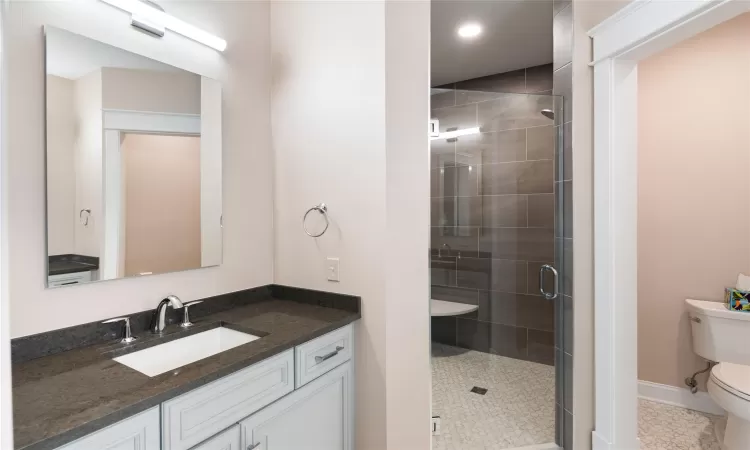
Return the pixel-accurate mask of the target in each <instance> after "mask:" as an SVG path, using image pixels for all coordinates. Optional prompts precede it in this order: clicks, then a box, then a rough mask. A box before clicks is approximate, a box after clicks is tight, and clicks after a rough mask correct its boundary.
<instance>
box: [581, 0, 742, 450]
mask: <svg viewBox="0 0 750 450" xmlns="http://www.w3.org/2000/svg"><path fill="white" fill-rule="evenodd" d="M748 11H750V2H745V1H742V0H691V1H680V0H635V1H633V2H632V3H630V4H629V5H628V6H626V7H625V8H623V9H622V10H620V11H619V12H618V13H617V14H615V15H613V16H612V17H610V18H609V19H607V20H605V21H604V22H602V23H601V24H600V25H598V26H597V27H595V28H593V29H592V30H591V31H589V36H590V37H591V38H592V39H593V46H594V57H593V61H592V63H591V65H592V66H593V67H594V117H595V119H594V261H595V264H596V266H595V267H596V270H595V273H594V293H595V305H596V308H595V312H594V313H595V314H594V316H595V325H594V333H595V354H594V355H595V378H596V388H595V389H596V391H595V392H596V397H595V405H596V418H595V429H594V431H593V433H592V445H593V448H594V450H605V449H606V450H636V449H638V448H639V440H638V374H637V363H638V354H637V338H638V328H637V256H638V255H637V240H638V236H637V220H638V217H637V212H638V211H637V206H638V198H637V176H638V168H637V163H638V158H637V150H638V146H637V135H638V134H637V133H638V129H637V119H638V116H637V114H638V111H637V107H638V105H637V92H638V75H637V73H638V63H639V62H640V61H641V60H643V59H645V58H647V57H649V56H651V55H653V54H655V53H657V52H659V51H662V50H664V49H666V48H669V47H672V46H674V45H675V44H677V43H679V42H682V41H684V40H686V39H689V38H691V37H693V36H695V35H697V34H699V33H701V32H703V31H705V30H708V29H709V28H712V27H714V26H716V25H718V24H720V23H723V22H726V21H728V20H730V19H732V18H734V17H736V16H738V15H740V14H742V13H745V12H748Z"/></svg>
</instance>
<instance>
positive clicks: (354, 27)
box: [271, 1, 430, 450]
mask: <svg viewBox="0 0 750 450" xmlns="http://www.w3.org/2000/svg"><path fill="white" fill-rule="evenodd" d="M271 44H272V53H273V55H274V87H273V99H272V107H271V116H272V135H273V146H274V150H275V157H276V160H275V221H276V223H275V227H276V234H275V236H276V237H275V250H276V264H275V270H276V273H275V281H276V282H277V283H280V284H286V285H292V286H300V287H306V288H312V289H321V290H328V291H336V292H345V293H351V294H355V295H359V296H361V297H362V321H361V322H360V323H359V324H358V326H357V328H356V330H357V335H356V340H357V352H358V353H357V355H358V357H357V361H356V376H357V379H356V389H357V392H356V398H357V402H356V403H357V409H356V423H357V427H356V445H355V447H356V448H357V449H358V450H370V449H372V450H383V449H386V448H392V449H395V450H400V449H406V448H409V449H415V450H418V449H424V450H427V449H428V448H429V440H430V435H429V417H430V410H429V395H430V392H429V389H430V361H429V310H428V297H429V291H428V286H429V280H428V273H427V268H428V263H427V259H426V258H427V248H428V233H427V230H428V229H429V213H428V202H429V194H428V186H429V173H428V170H429V162H428V153H429V152H428V149H429V146H428V141H427V134H426V133H425V124H426V123H427V119H428V118H429V111H428V86H429V80H428V69H429V62H428V58H429V3H427V2H424V4H419V2H415V3H412V4H409V3H405V4H403V5H400V4H396V2H393V4H392V3H391V2H386V1H375V2H274V3H272V6H271ZM320 202H325V203H326V204H327V205H328V207H329V215H330V218H331V226H330V228H329V230H328V232H327V233H326V234H325V235H324V236H322V237H321V238H318V239H313V238H310V237H308V236H307V235H306V234H305V233H304V232H303V229H302V224H301V218H302V216H303V215H304V214H305V211H306V210H308V209H309V208H310V207H312V206H314V205H316V204H318V203H320ZM310 223H311V225H312V223H313V222H312V219H311V221H310ZM327 257H339V258H340V278H341V282H340V283H332V282H329V281H327V280H326V258H327ZM407 367H408V369H405V368H407Z"/></svg>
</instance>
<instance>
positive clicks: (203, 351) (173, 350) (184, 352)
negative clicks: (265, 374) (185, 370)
mask: <svg viewBox="0 0 750 450" xmlns="http://www.w3.org/2000/svg"><path fill="white" fill-rule="evenodd" d="M256 339H260V338H259V337H258V336H254V335H252V334H248V333H243V332H241V331H236V330H232V329H229V328H224V327H218V328H214V329H212V330H208V331H203V332H201V333H197V334H194V335H192V336H187V337H184V338H180V339H175V340H174V341H171V342H167V343H165V344H160V345H156V346H153V347H150V348H147V349H144V350H140V351H137V352H133V353H129V354H127V355H123V356H118V357H117V358H113V359H114V360H115V361H117V362H119V363H120V364H124V365H126V366H128V367H130V368H131V369H135V370H137V371H138V372H141V373H143V374H145V375H148V376H150V377H155V376H156V375H159V374H162V373H164V372H169V371H170V370H172V369H176V368H178V367H182V366H185V365H187V364H190V363H193V362H195V361H198V360H201V359H203V358H208V357H209V356H213V355H216V354H217V353H221V352H225V351H227V350H229V349H232V348H235V347H238V346H240V345H243V344H247V343H248V342H252V341H254V340H256Z"/></svg>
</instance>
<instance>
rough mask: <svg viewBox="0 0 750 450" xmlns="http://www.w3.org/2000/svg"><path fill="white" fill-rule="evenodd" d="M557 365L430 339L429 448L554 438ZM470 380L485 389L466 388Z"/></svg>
mask: <svg viewBox="0 0 750 450" xmlns="http://www.w3.org/2000/svg"><path fill="white" fill-rule="evenodd" d="M554 377H555V368H554V367H552V366H547V365H544V364H537V363H533V362H529V361H521V360H518V359H512V358H506V357H503V356H498V355H491V354H488V353H480V352H475V351H471V350H464V349H459V348H456V347H450V346H446V345H441V344H433V350H432V395H433V398H432V401H433V406H432V411H433V415H439V416H440V418H441V433H440V434H439V435H438V436H435V437H434V439H433V446H432V448H433V450H485V449H505V448H514V447H523V446H527V445H533V444H544V443H548V442H553V441H554V440H555V384H554V382H553V381H554ZM474 386H478V387H482V388H486V389H487V393H486V394H485V395H479V394H474V393H472V392H470V390H471V388H472V387H474Z"/></svg>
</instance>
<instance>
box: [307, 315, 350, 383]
mask: <svg viewBox="0 0 750 450" xmlns="http://www.w3.org/2000/svg"><path fill="white" fill-rule="evenodd" d="M352 344H353V342H352V326H351V325H347V326H345V327H344V328H340V329H338V330H336V331H332V332H330V333H328V334H325V335H323V336H321V337H319V338H317V339H313V340H312V341H310V342H306V343H304V344H302V345H298V346H297V348H296V349H295V352H296V353H295V372H294V373H295V375H294V386H295V388H299V387H300V386H304V385H305V384H307V383H309V382H310V381H312V380H314V379H316V378H318V377H319V376H321V375H323V374H324V373H326V372H328V371H329V370H331V369H333V368H334V367H337V366H339V365H340V364H341V363H344V362H346V361H348V360H350V359H351V357H352Z"/></svg>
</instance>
